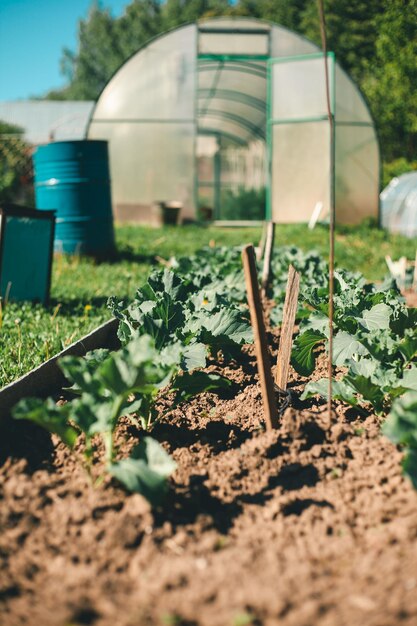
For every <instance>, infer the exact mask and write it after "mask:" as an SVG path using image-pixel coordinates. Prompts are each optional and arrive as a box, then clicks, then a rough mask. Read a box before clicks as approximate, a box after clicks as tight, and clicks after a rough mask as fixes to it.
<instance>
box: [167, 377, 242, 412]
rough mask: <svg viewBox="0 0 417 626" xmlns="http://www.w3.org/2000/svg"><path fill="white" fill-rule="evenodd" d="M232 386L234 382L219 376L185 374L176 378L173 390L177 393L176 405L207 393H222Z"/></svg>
mask: <svg viewBox="0 0 417 626" xmlns="http://www.w3.org/2000/svg"><path fill="white" fill-rule="evenodd" d="M231 386H232V381H231V380H229V379H228V378H224V377H223V376H219V374H210V373H208V372H200V371H197V370H194V371H193V372H184V373H182V374H180V375H178V376H175V378H174V380H173V383H172V390H173V391H176V392H177V393H176V396H175V400H174V404H178V403H179V402H184V401H185V400H188V399H189V398H192V397H193V396H195V395H197V394H199V393H203V392H206V391H220V390H221V389H228V388H230V387H231Z"/></svg>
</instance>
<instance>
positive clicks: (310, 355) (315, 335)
mask: <svg viewBox="0 0 417 626" xmlns="http://www.w3.org/2000/svg"><path fill="white" fill-rule="evenodd" d="M323 339H324V335H323V334H322V333H320V332H318V331H317V330H310V329H308V330H306V331H305V332H304V333H302V334H301V335H298V336H297V337H296V339H295V341H294V344H293V349H292V353H291V365H292V366H293V368H294V369H295V371H296V372H298V374H301V376H309V375H310V374H311V373H312V372H313V371H314V368H315V365H316V359H315V356H314V352H313V350H314V348H315V347H316V346H317V344H319V343H320V342H321V341H323Z"/></svg>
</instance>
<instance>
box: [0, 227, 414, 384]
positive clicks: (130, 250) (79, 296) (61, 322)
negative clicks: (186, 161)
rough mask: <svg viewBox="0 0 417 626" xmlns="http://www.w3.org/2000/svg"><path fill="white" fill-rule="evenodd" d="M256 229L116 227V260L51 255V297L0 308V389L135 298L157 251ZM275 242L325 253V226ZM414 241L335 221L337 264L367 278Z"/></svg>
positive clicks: (232, 239) (185, 250) (189, 247)
mask: <svg viewBox="0 0 417 626" xmlns="http://www.w3.org/2000/svg"><path fill="white" fill-rule="evenodd" d="M260 234H261V229H260V228H219V227H210V228H204V227H200V226H186V227H181V228H180V227H164V228H159V229H157V228H151V227H145V226H131V225H130V226H119V227H117V229H116V236H117V249H118V255H117V258H116V260H114V261H112V262H106V263H95V262H94V261H93V260H91V259H88V258H79V257H68V258H67V257H62V256H61V257H56V258H55V259H54V266H53V277H52V289H51V302H50V304H49V306H48V307H43V306H41V305H39V304H31V303H23V304H17V303H16V304H15V303H8V304H7V306H6V307H5V306H3V307H2V309H1V310H0V313H1V317H0V387H2V386H3V385H6V384H7V383H9V382H11V381H12V380H15V379H16V378H18V377H19V376H21V375H22V374H24V373H26V372H27V371H29V370H30V369H32V368H33V367H35V366H36V365H39V364H40V363H42V362H43V361H44V360H46V359H47V358H49V357H50V356H52V355H53V354H56V353H57V352H59V351H60V350H61V349H62V348H63V347H66V346H68V345H69V344H70V343H72V342H73V341H75V340H77V339H79V338H80V337H82V336H83V335H85V334H86V333H88V332H89V331H90V330H92V329H93V328H95V327H96V326H98V325H99V324H100V323H102V322H103V321H105V320H106V319H108V318H109V317H110V313H109V311H108V309H107V307H106V302H107V298H108V297H109V296H110V295H117V296H120V297H122V298H123V297H129V296H132V295H133V294H134V292H135V290H136V288H137V287H138V286H139V285H140V284H141V283H143V282H144V280H145V278H146V277H147V275H148V273H149V271H150V269H151V267H152V266H158V265H159V263H158V260H157V258H156V257H161V258H165V259H167V258H169V257H170V256H173V255H175V256H183V255H188V254H192V253H193V252H194V251H195V250H197V249H198V248H200V247H201V246H203V245H206V244H208V243H209V242H210V241H211V240H213V241H215V243H216V244H219V245H231V246H233V245H240V244H244V243H249V242H253V243H257V242H258V241H259V238H260ZM275 243H276V245H277V246H281V245H296V246H299V247H301V248H303V249H315V250H317V251H319V252H321V253H322V254H324V255H326V254H327V250H328V232H327V228H325V227H323V226H318V227H316V228H315V229H314V230H313V231H309V230H308V229H307V227H306V226H304V225H298V224H297V225H293V226H278V227H277V232H276V240H275ZM415 251H416V240H410V239H405V238H404V237H400V236H392V235H388V234H387V233H386V232H385V231H382V230H379V229H377V228H372V227H366V226H361V227H356V228H352V227H339V228H338V229H337V233H336V263H337V265H339V266H341V267H345V268H346V269H349V270H353V271H360V272H362V273H363V274H364V275H365V276H366V277H367V278H369V279H371V280H379V279H382V278H383V276H384V274H386V271H387V270H386V265H385V260H384V257H385V255H386V254H390V255H391V256H392V258H395V259H396V258H398V257H400V256H403V255H406V256H407V257H408V258H409V259H414V257H415Z"/></svg>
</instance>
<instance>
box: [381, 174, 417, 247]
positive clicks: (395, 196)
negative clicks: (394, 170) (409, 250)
mask: <svg viewBox="0 0 417 626" xmlns="http://www.w3.org/2000/svg"><path fill="white" fill-rule="evenodd" d="M381 225H382V226H383V227H384V228H386V229H387V230H389V231H390V232H391V233H397V234H398V233H400V234H401V235H405V236H406V237H417V172H408V173H406V174H402V175H401V176H399V177H395V178H393V179H392V181H391V182H390V184H389V185H388V186H387V187H385V189H384V190H383V192H382V193H381Z"/></svg>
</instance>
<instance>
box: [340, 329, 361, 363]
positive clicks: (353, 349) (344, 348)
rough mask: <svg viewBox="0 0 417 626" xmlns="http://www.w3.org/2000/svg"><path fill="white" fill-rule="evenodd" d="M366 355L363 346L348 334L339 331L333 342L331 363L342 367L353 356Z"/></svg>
mask: <svg viewBox="0 0 417 626" xmlns="http://www.w3.org/2000/svg"><path fill="white" fill-rule="evenodd" d="M365 354H368V350H367V349H366V348H365V346H364V345H363V344H362V343H361V342H360V341H358V340H357V339H356V337H353V336H352V335H350V334H349V333H347V332H345V331H344V330H341V331H339V332H338V333H337V335H335V337H334V340H333V363H334V365H344V364H345V363H346V362H347V361H349V359H351V358H352V357H353V356H354V355H365Z"/></svg>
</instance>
